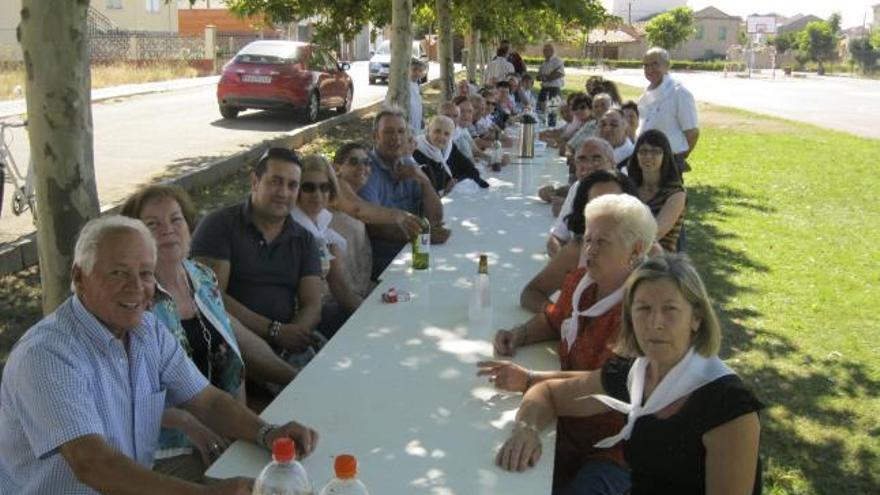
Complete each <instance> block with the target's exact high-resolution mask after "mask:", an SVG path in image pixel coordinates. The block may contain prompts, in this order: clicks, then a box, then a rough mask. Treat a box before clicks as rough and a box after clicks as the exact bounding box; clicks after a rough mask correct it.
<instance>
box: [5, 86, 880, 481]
mask: <svg viewBox="0 0 880 495" xmlns="http://www.w3.org/2000/svg"><path fill="white" fill-rule="evenodd" d="M567 80H568V83H569V86H568V87H567V89H569V90H575V89H581V88H583V83H584V80H585V77H571V78H567ZM620 89H621V93H622V95H623V97H624V98H625V99H626V98H634V97H637V96H638V94H639V93H640V92H641V90H640V89H638V88H630V87H624V86H621V87H620ZM435 94H436V92H435V91H432V92H430V93H429V96H428V99H427V102H426V109H428V108H429V107H431V108H432V107H433V106H434V103H435V102H436V95H435ZM700 118H701V129H702V130H701V138H700V143H699V145H698V147H697V150H696V151H695V153H694V154H693V156H692V158H693V160H692V164H693V168H694V170H693V171H692V172H690V173H689V174H688V176H687V178H686V180H687V188H688V210H687V222H686V223H687V235H688V252H689V253H690V255H691V257H692V258H693V259H694V261H695V263H696V264H697V266H698V267H699V269H700V272H701V273H702V275H703V278H704V280H705V281H706V284H707V286H708V288H709V291H710V294H711V295H712V296H713V298H714V299H715V302H716V304H717V307H718V309H719V310H720V311H719V312H720V316H721V318H722V323H723V327H724V329H725V336H724V345H723V349H722V357H724V358H725V359H726V360H727V361H728V362H729V363H730V364H731V365H732V366H733V367H734V368H735V369H736V370H737V371H738V372H739V373H740V375H741V376H742V377H743V379H744V380H745V381H746V382H747V383H748V384H749V385H750V386H751V387H752V388H753V390H755V392H756V393H757V394H758V396H759V397H760V398H761V400H762V401H764V402H765V404H766V405H767V409H766V410H765V411H764V413H763V417H762V425H763V430H762V442H761V455H762V458H763V460H764V486H765V491H764V493H767V494H770V495H779V494H835V495H836V494H867V493H875V492H876V491H877V487H878V486H880V441H878V438H880V419H878V418H880V359H878V356H880V317H878V316H877V313H876V306H877V302H878V300H880V296H878V294H880V248H878V247H877V246H878V245H880V228H878V227H877V225H880V205H878V202H877V200H876V199H875V197H874V194H875V191H877V190H878V189H880V175H878V174H877V173H876V170H875V168H876V167H875V164H876V162H877V157H878V156H880V141H876V140H869V139H862V138H857V137H854V136H851V135H848V134H843V133H839V132H833V131H828V130H825V129H820V128H818V127H814V126H809V125H802V124H797V123H793V122H789V121H785V120H781V119H775V118H768V117H764V116H759V115H755V114H751V113H748V112H743V111H739V110H733V109H727V108H719V107H714V106H709V105H702V104H701V105H700ZM369 125H370V120H369V117H366V118H363V119H360V120H358V121H355V122H352V123H350V124H346V125H344V126H340V127H339V128H337V129H334V130H333V131H331V132H330V133H328V134H327V135H326V136H324V137H322V138H320V139H318V140H316V141H313V142H312V143H310V144H309V145H308V146H307V147H304V149H302V150H300V151H302V152H304V153H309V152H317V151H320V152H324V153H325V154H328V155H331V156H332V152H333V150H335V148H336V147H337V146H338V145H339V144H341V142H343V141H344V140H347V139H358V140H364V141H366V140H368V139H369ZM246 192H247V185H246V174H245V173H244V172H241V173H240V174H238V175H237V176H233V177H231V178H229V179H227V180H225V181H222V182H221V183H218V184H216V185H214V186H211V187H209V188H205V189H203V190H201V191H196V192H195V193H194V198H195V200H196V204H197V205H198V207H199V209H200V210H202V211H208V210H211V209H213V208H216V207H217V206H220V205H222V204H228V203H230V202H234V201H238V200H240V199H241V198H243V197H244V195H245V194H246ZM38 283H39V281H38V279H37V277H36V269H32V270H30V271H28V272H24V273H20V274H17V275H13V276H8V277H5V278H3V279H0V364H2V362H4V361H5V354H6V353H7V352H8V350H9V346H10V345H11V344H12V343H13V342H15V340H16V339H17V336H18V335H19V334H20V333H21V332H22V331H23V330H24V329H26V328H27V327H28V326H29V325H31V324H32V323H33V322H34V321H36V319H37V318H38V317H39V299H38V298H39V290H38Z"/></svg>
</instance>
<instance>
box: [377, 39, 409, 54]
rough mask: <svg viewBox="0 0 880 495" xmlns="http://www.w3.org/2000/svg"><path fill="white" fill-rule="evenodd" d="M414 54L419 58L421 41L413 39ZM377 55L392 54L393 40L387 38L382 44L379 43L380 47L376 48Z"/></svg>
mask: <svg viewBox="0 0 880 495" xmlns="http://www.w3.org/2000/svg"><path fill="white" fill-rule="evenodd" d="M412 50H413V51H412V56H413V57H415V58H418V56H419V42H418V41H413V46H412ZM376 55H391V42H390V41H388V40H385V41H383V42H382V44H380V45H379V48H377V49H376Z"/></svg>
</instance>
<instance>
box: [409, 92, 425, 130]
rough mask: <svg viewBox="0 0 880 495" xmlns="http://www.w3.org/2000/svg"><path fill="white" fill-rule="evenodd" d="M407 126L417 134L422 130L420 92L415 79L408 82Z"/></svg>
mask: <svg viewBox="0 0 880 495" xmlns="http://www.w3.org/2000/svg"><path fill="white" fill-rule="evenodd" d="M409 126H410V128H411V129H412V130H414V131H416V133H417V134H418V133H420V132H422V92H421V90H420V88H419V83H417V82H415V81H410V82H409Z"/></svg>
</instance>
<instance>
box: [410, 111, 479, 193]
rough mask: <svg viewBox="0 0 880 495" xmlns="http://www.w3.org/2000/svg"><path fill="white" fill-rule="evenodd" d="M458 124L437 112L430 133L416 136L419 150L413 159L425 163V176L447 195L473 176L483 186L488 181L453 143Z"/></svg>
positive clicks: (429, 125) (423, 167)
mask: <svg viewBox="0 0 880 495" xmlns="http://www.w3.org/2000/svg"><path fill="white" fill-rule="evenodd" d="M454 133H455V123H454V122H453V121H452V119H450V118H449V117H446V116H444V115H437V116H435V117H434V118H432V119H431V122H430V123H429V124H428V132H427V133H425V134H422V135H420V136H418V137H416V150H415V151H414V152H413V158H414V159H415V160H416V162H418V163H420V164H421V165H422V170H423V171H424V172H425V175H427V176H428V178H429V179H431V184H433V185H434V189H435V190H436V191H437V192H438V193H441V194H448V193H449V191H451V190H452V188H453V187H454V186H455V184H456V183H457V182H459V181H462V180H464V179H471V180H473V181H474V182H476V183H477V185H479V186H480V187H482V188H486V187H489V183H488V182H486V181H485V180H483V178H482V177H480V172H479V171H478V170H477V167H476V166H475V165H474V162H472V161H470V160H469V159H468V158H467V157H466V156H464V154H462V153H461V151H459V150H458V147H457V146H455V143H453V142H452V138H453V135H454Z"/></svg>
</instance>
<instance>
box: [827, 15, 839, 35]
mask: <svg viewBox="0 0 880 495" xmlns="http://www.w3.org/2000/svg"><path fill="white" fill-rule="evenodd" d="M840 22H841V17H840V12H834V13H833V14H831V17H829V18H828V27H830V28H831V34H833V35H834V36H838V35H839V34H840Z"/></svg>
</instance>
